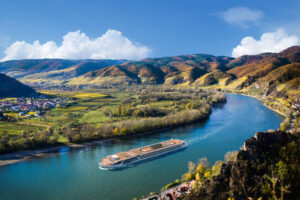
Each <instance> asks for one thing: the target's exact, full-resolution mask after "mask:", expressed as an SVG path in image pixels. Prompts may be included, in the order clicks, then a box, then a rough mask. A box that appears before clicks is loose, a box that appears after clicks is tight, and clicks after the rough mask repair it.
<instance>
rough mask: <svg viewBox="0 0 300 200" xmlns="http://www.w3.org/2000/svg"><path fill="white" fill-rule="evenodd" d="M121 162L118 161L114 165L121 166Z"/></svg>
mask: <svg viewBox="0 0 300 200" xmlns="http://www.w3.org/2000/svg"><path fill="white" fill-rule="evenodd" d="M121 162H122V161H121V160H120V161H118V162H115V163H114V165H118V164H121Z"/></svg>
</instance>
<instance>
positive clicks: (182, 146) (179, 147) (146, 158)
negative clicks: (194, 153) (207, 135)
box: [99, 142, 188, 170]
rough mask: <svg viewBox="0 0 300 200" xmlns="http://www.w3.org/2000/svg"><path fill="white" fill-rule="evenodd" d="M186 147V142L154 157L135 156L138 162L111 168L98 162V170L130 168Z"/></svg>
mask: <svg viewBox="0 0 300 200" xmlns="http://www.w3.org/2000/svg"><path fill="white" fill-rule="evenodd" d="M187 146H188V144H187V143H186V142H184V143H182V144H180V145H178V146H177V147H176V148H174V149H172V150H168V151H164V152H160V153H157V154H154V155H151V156H147V157H144V158H141V156H137V157H138V160H136V161H132V162H130V163H126V164H118V165H112V166H103V165H101V163H100V162H99V169H102V170H115V169H121V168H126V167H129V166H131V165H133V164H137V163H139V162H142V161H146V160H149V159H152V158H156V157H159V156H163V155H166V154H168V153H172V152H175V151H179V150H182V149H184V148H186V147H187Z"/></svg>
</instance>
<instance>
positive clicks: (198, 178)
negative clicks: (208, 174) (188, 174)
mask: <svg viewBox="0 0 300 200" xmlns="http://www.w3.org/2000/svg"><path fill="white" fill-rule="evenodd" d="M196 180H197V181H200V180H201V177H200V174H199V173H197V174H196Z"/></svg>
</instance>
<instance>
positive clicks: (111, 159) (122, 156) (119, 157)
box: [101, 139, 184, 166]
mask: <svg viewBox="0 0 300 200" xmlns="http://www.w3.org/2000/svg"><path fill="white" fill-rule="evenodd" d="M182 143H184V141H182V140H178V139H171V140H168V141H164V142H159V143H155V144H152V145H148V146H144V147H140V148H136V149H132V150H129V151H125V152H120V153H116V154H113V155H110V156H107V157H105V158H103V159H102V161H101V165H106V166H110V165H113V164H115V163H116V162H119V161H123V160H127V159H129V158H133V157H136V156H138V155H143V154H146V153H150V152H154V151H156V150H158V149H164V148H166V147H170V146H174V145H178V144H182Z"/></svg>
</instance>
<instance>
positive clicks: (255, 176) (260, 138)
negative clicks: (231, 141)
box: [186, 131, 300, 200]
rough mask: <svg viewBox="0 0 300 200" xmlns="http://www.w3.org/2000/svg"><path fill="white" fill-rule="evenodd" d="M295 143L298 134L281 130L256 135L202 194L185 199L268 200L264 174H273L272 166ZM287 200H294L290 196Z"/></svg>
mask: <svg viewBox="0 0 300 200" xmlns="http://www.w3.org/2000/svg"><path fill="white" fill-rule="evenodd" d="M294 141H298V142H299V135H298V136H297V137H296V136H295V135H291V134H289V133H285V132H279V131H277V132H258V133H256V134H255V136H254V137H251V138H250V139H248V140H246V141H245V142H244V145H243V147H242V149H241V150H240V151H239V152H238V154H237V157H236V160H235V161H233V162H232V161H230V162H227V163H225V164H223V165H222V167H221V171H220V174H219V175H218V176H214V177H213V178H212V180H210V181H206V182H204V184H203V187H201V188H200V189H199V191H197V192H192V194H191V195H189V196H187V197H186V199H201V200H216V199H217V200H218V199H220V200H221V199H228V198H229V197H231V198H234V199H236V200H237V199H248V198H249V197H251V198H253V199H258V198H259V197H263V198H265V196H264V194H263V193H262V188H263V181H264V179H263V177H264V175H265V174H270V173H271V172H270V168H271V166H276V163H278V161H279V157H280V156H279V155H281V154H280V150H281V149H282V147H284V146H285V145H287V144H289V143H291V142H294ZM298 153H300V152H297V154H298ZM297 154H296V155H297ZM298 155H300V154H298ZM291 156H292V155H291ZM270 176H271V175H270ZM298 176H299V175H298ZM296 180H297V178H296ZM290 189H291V190H293V189H292V188H290ZM292 192H294V191H292ZM297 195H300V194H299V192H298V193H297V192H294V194H293V195H292V196H293V197H295V196H297ZM297 197H299V196H297ZM285 199H292V198H291V196H288V195H287V197H286V198H285ZM296 199H298V198H296Z"/></svg>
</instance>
